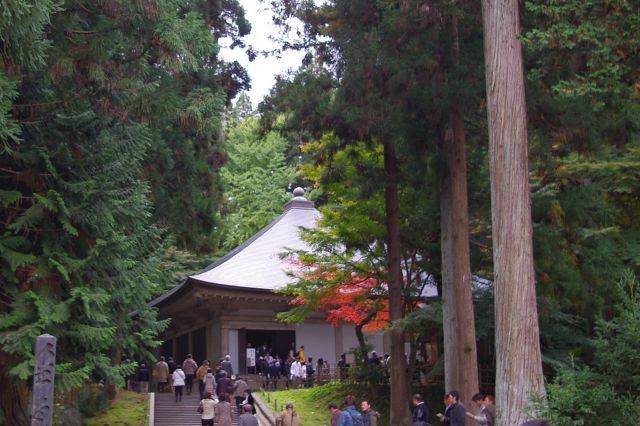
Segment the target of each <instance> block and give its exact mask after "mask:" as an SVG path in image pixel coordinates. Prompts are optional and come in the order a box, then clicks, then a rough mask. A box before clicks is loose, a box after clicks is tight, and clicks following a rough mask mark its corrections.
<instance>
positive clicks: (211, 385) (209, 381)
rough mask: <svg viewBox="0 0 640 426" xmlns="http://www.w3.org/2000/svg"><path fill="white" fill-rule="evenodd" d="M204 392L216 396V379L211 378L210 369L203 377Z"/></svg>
mask: <svg viewBox="0 0 640 426" xmlns="http://www.w3.org/2000/svg"><path fill="white" fill-rule="evenodd" d="M204 392H205V393H206V392H209V393H210V394H211V395H216V378H215V377H213V373H212V372H211V369H209V371H207V375H206V376H204Z"/></svg>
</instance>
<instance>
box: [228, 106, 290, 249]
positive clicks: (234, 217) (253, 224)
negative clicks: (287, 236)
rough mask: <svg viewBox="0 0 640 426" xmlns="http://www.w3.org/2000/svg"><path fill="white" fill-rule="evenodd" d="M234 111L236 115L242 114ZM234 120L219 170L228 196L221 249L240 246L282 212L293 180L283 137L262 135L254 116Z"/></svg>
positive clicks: (286, 145) (269, 134)
mask: <svg viewBox="0 0 640 426" xmlns="http://www.w3.org/2000/svg"><path fill="white" fill-rule="evenodd" d="M239 107H242V105H239ZM235 111H237V113H236V114H235V116H237V117H238V118H241V117H242V115H244V114H245V113H243V112H242V111H240V110H239V109H238V108H236V110H235ZM234 121H235V120H234ZM234 121H232V124H234V125H233V127H231V128H230V129H229V133H228V136H227V140H226V146H227V154H228V156H229V161H228V163H227V164H226V165H225V167H224V168H223V169H222V171H221V177H222V179H223V181H224V184H225V187H226V191H225V195H226V197H227V201H226V205H225V209H226V215H225V217H224V225H225V229H224V237H223V241H224V244H223V246H222V248H223V249H224V250H231V249H233V248H234V247H236V246H238V245H240V244H241V243H242V242H244V241H246V240H247V239H249V238H250V237H251V236H252V235H253V234H255V233H256V232H258V231H259V230H260V229H262V228H263V227H265V226H266V225H268V224H269V223H270V222H271V221H272V220H273V219H275V218H276V217H277V216H278V215H280V214H282V207H283V206H284V204H285V203H286V202H287V200H288V199H289V197H290V196H289V195H288V194H287V188H288V187H289V186H290V185H291V183H292V182H294V180H295V168H294V166H292V165H291V164H289V162H288V161H287V158H286V157H285V154H286V151H287V149H288V147H289V143H288V141H287V140H286V139H285V138H283V137H282V136H280V135H279V134H278V133H277V132H274V131H271V132H268V133H267V134H266V135H264V136H261V135H260V121H259V119H258V118H257V117H256V116H253V115H249V116H246V118H244V119H241V120H239V121H235V123H234Z"/></svg>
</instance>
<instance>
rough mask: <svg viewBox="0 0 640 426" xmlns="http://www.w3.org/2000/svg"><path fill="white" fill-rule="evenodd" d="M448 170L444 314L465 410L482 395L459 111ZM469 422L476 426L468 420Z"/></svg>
mask: <svg viewBox="0 0 640 426" xmlns="http://www.w3.org/2000/svg"><path fill="white" fill-rule="evenodd" d="M442 148H443V156H444V171H443V175H442V182H441V194H440V221H441V225H440V226H441V247H442V292H443V294H442V300H443V305H442V312H443V326H444V356H445V362H444V365H445V387H446V389H447V391H449V390H453V389H455V390H458V391H459V392H460V396H461V399H462V401H463V403H464V404H465V406H467V407H472V405H471V403H472V401H471V397H472V396H473V395H474V394H475V393H477V392H478V391H479V386H478V357H477V349H476V329H475V319H474V311H473V298H472V291H471V261H470V259H469V213H468V201H467V160H466V148H465V136H464V122H463V117H462V114H461V113H460V112H459V111H458V110H455V109H454V110H453V111H451V113H450V129H449V132H448V135H447V137H445V141H444V144H443V147H442ZM468 424H469V425H471V424H473V421H472V420H471V419H468Z"/></svg>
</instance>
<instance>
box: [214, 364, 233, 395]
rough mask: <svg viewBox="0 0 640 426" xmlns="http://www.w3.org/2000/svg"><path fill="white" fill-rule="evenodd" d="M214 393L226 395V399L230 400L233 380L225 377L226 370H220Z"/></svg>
mask: <svg viewBox="0 0 640 426" xmlns="http://www.w3.org/2000/svg"><path fill="white" fill-rule="evenodd" d="M216 393H217V394H218V396H220V395H227V401H231V394H233V382H232V381H231V379H230V378H228V377H227V372H226V371H224V370H222V375H221V377H220V380H218V381H217V382H216Z"/></svg>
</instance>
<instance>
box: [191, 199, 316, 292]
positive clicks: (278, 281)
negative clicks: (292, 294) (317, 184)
mask: <svg viewBox="0 0 640 426" xmlns="http://www.w3.org/2000/svg"><path fill="white" fill-rule="evenodd" d="M302 194H304V192H303V193H302ZM319 217H320V212H319V211H318V210H316V209H315V207H314V206H313V203H312V202H310V201H307V200H306V199H305V198H304V197H303V196H302V195H300V196H297V197H294V198H293V199H292V200H291V201H289V203H288V204H287V205H286V206H285V211H284V213H283V214H282V215H281V216H280V217H278V218H277V219H276V220H274V221H273V222H272V223H271V224H269V225H268V226H267V227H266V228H264V229H262V230H261V231H260V232H258V233H257V234H256V235H254V236H253V237H252V238H250V239H249V240H247V241H246V242H245V243H244V244H242V245H240V246H239V247H237V248H236V249H234V250H232V251H231V252H229V254H227V255H226V256H224V257H222V258H220V259H219V260H218V261H217V262H215V263H213V264H212V265H210V266H209V267H208V268H207V269H205V270H204V271H202V272H200V273H199V274H197V275H193V276H191V277H189V278H191V279H193V280H196V281H198V282H201V283H208V284H217V285H222V286H232V287H243V288H251V289H261V290H277V289H281V288H283V287H285V286H286V285H287V284H289V283H291V282H292V278H291V277H290V276H288V275H287V271H289V270H291V269H292V265H291V261H290V260H289V259H288V258H284V259H283V258H282V254H283V253H285V252H286V250H288V249H295V250H308V249H309V246H308V245H307V243H305V242H304V241H303V240H302V238H301V237H300V228H301V227H303V228H314V227H315V226H316V222H317V220H318V218H319Z"/></svg>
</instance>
